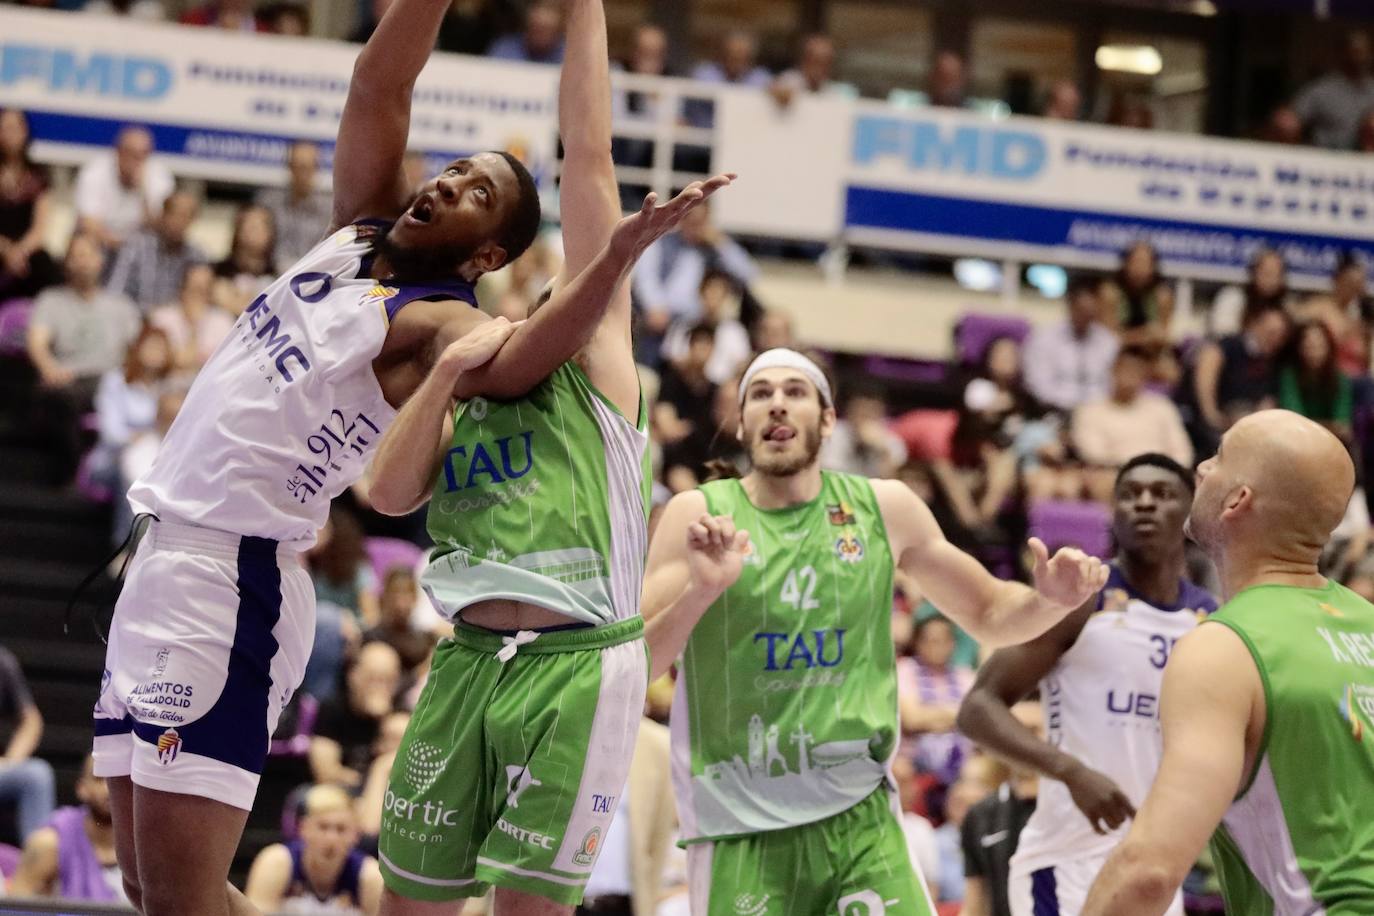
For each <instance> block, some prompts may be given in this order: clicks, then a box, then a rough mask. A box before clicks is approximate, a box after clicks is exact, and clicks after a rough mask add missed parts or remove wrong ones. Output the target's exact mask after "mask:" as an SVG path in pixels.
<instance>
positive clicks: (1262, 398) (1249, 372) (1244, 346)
mask: <svg viewBox="0 0 1374 916" xmlns="http://www.w3.org/2000/svg"><path fill="white" fill-rule="evenodd" d="M1288 328H1289V319H1288V316H1287V315H1286V314H1285V313H1284V312H1283V311H1281V310H1279V309H1266V310H1263V311H1259V312H1256V313H1255V314H1253V315H1251V316H1250V318H1249V320H1248V321H1247V322H1246V324H1245V327H1244V329H1243V330H1242V331H1241V333H1239V334H1231V335H1230V336H1228V337H1223V338H1222V339H1221V340H1219V341H1217V342H1215V343H1213V342H1210V341H1209V342H1208V343H1206V344H1204V345H1203V346H1202V348H1201V349H1200V350H1199V351H1198V353H1197V357H1196V360H1195V361H1194V364H1193V369H1192V385H1191V386H1185V389H1184V392H1183V394H1184V397H1183V403H1184V405H1185V408H1186V409H1187V412H1188V414H1189V417H1188V420H1189V432H1190V433H1191V434H1192V437H1193V443H1194V445H1195V446H1196V447H1197V451H1198V453H1199V454H1203V455H1211V454H1213V453H1214V452H1215V451H1216V447H1217V444H1218V443H1219V442H1220V441H1221V434H1222V433H1224V432H1226V430H1228V429H1230V428H1231V424H1232V423H1234V422H1236V421H1237V420H1239V419H1240V418H1241V417H1243V416H1245V415H1247V414H1251V413H1254V412H1255V411H1256V410H1262V409H1264V408H1266V407H1272V406H1273V405H1274V402H1275V395H1276V394H1277V383H1278V367H1277V359H1278V355H1279V353H1280V351H1282V350H1283V347H1284V344H1286V343H1287V341H1288ZM1144 450H1148V448H1147V449H1144ZM1155 451H1159V449H1155ZM1170 457H1175V456H1173V455H1170ZM1179 463H1180V464H1183V465H1184V466H1185V467H1186V466H1187V462H1179Z"/></svg>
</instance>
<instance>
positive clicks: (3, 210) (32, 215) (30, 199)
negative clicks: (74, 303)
mask: <svg viewBox="0 0 1374 916" xmlns="http://www.w3.org/2000/svg"><path fill="white" fill-rule="evenodd" d="M32 139H33V137H32V134H31V133H30V131H29V119H28V117H27V116H26V115H25V114H24V113H23V112H22V111H20V110H18V109H17V108H0V301H4V300H6V299H15V298H19V297H25V298H29V297H32V296H35V295H37V294H38V293H39V292H40V291H41V290H43V289H44V288H45V287H48V286H52V285H53V284H54V283H57V282H58V281H59V280H60V279H61V271H60V270H59V269H58V267H57V264H56V262H55V261H53V259H52V257H51V256H50V255H49V254H48V252H47V251H46V250H45V249H44V248H43V244H44V240H45V239H46V238H47V233H48V220H49V211H50V209H51V205H52V195H51V194H50V193H49V191H48V172H47V169H45V168H43V167H42V166H40V165H38V164H37V163H36V162H34V161H33V158H32V157H31V156H30V154H29V147H30V144H31V142H32Z"/></svg>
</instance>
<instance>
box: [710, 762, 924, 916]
mask: <svg viewBox="0 0 1374 916" xmlns="http://www.w3.org/2000/svg"><path fill="white" fill-rule="evenodd" d="M687 871H688V879H689V882H690V886H689V896H690V898H691V906H692V916H884V914H887V916H934V914H935V904H934V903H933V902H931V899H930V894H929V893H928V892H927V891H926V888H925V884H924V882H922V880H921V878H920V876H919V875H918V874H917V873H916V868H915V866H914V865H913V864H912V862H911V853H910V852H909V851H908V849H907V844H906V834H905V832H904V831H903V830H902V822H901V820H900V815H899V813H898V811H897V809H896V807H895V796H894V795H891V794H889V792H888V790H887V789H885V788H879V789H878V790H877V791H876V792H874V793H873V794H872V795H870V796H868V797H867V798H865V799H864V800H863V801H861V802H859V803H858V804H857V805H855V806H854V807H852V808H850V809H849V810H847V811H841V812H840V813H839V814H836V815H835V816H833V817H828V818H826V819H825V820H822V821H817V822H816V823H814V824H806V825H804V826H801V827H791V828H788V829H786V830H770V831H768V832H766V833H754V834H749V835H748V836H742V837H732V838H729V839H723V840H714V841H708V842H701V843H693V844H691V845H689V846H688V847H687Z"/></svg>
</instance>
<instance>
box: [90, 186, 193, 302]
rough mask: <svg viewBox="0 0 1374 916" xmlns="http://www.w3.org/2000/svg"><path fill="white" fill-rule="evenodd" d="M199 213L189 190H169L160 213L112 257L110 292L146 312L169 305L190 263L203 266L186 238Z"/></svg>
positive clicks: (127, 240)
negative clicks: (169, 192) (117, 294)
mask: <svg viewBox="0 0 1374 916" xmlns="http://www.w3.org/2000/svg"><path fill="white" fill-rule="evenodd" d="M199 212H200V200H199V199H198V198H197V197H196V196H195V195H194V194H192V193H191V192H190V191H173V192H172V193H171V194H170V195H168V197H167V199H166V200H165V201H163V202H162V213H161V214H160V215H159V216H158V218H157V219H156V220H155V221H153V223H152V224H151V225H149V226H148V228H146V229H141V230H139V231H138V232H135V233H134V234H133V235H132V236H130V237H129V238H128V239H126V240H125V242H124V244H123V246H122V247H121V248H120V249H119V254H117V255H116V256H115V261H114V267H113V269H111V271H110V279H109V281H108V282H107V283H106V286H107V287H108V288H109V290H110V292H113V293H119V294H120V295H122V296H124V297H125V298H127V299H128V300H129V301H131V302H133V304H134V305H136V306H138V309H139V311H141V312H145V313H146V312H147V311H149V310H150V309H152V308H153V307H155V306H159V305H164V304H166V303H168V302H173V301H175V300H176V298H177V291H178V289H179V288H180V287H181V278H182V275H183V274H185V273H186V271H187V269H188V268H190V267H191V266H192V265H194V264H203V263H205V252H203V251H201V250H200V248H199V246H197V245H196V244H195V243H194V242H189V241H187V239H186V233H187V231H189V230H190V228H191V224H192V223H193V222H195V219H196V216H197V215H198V214H199Z"/></svg>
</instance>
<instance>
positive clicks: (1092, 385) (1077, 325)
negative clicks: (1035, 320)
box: [1025, 276, 1119, 411]
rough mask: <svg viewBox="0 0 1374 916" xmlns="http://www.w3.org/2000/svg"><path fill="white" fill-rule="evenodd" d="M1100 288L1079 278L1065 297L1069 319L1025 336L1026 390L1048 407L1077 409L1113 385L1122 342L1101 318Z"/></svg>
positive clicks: (1040, 326) (1045, 326) (1090, 280)
mask: <svg viewBox="0 0 1374 916" xmlns="http://www.w3.org/2000/svg"><path fill="white" fill-rule="evenodd" d="M1099 290H1100V286H1099V284H1098V283H1097V281H1096V280H1094V279H1092V278H1091V277H1085V276H1080V277H1075V278H1074V279H1073V280H1072V281H1071V282H1070V283H1069V288H1068V293H1067V294H1066V297H1065V304H1066V305H1067V306H1068V318H1067V319H1066V320H1064V321H1060V322H1056V323H1054V324H1045V325H1039V326H1037V327H1036V328H1035V329H1034V330H1032V331H1031V333H1030V336H1029V337H1028V338H1027V340H1026V349H1025V367H1026V368H1025V385H1026V391H1027V392H1028V393H1029V394H1030V395H1031V396H1033V397H1035V398H1037V399H1038V400H1040V401H1041V402H1042V403H1044V404H1046V405H1047V406H1049V407H1053V408H1055V409H1057V410H1063V411H1072V410H1073V409H1074V408H1076V407H1078V406H1080V405H1082V404H1086V403H1087V402H1088V401H1093V400H1098V399H1100V398H1103V397H1105V396H1106V395H1107V392H1108V390H1109V388H1110V387H1111V374H1112V363H1113V362H1114V361H1115V360H1116V351H1117V349H1118V347H1119V343H1118V340H1117V337H1116V335H1115V334H1113V333H1112V332H1111V331H1109V330H1107V328H1106V327H1105V326H1103V324H1102V322H1101V321H1100V320H1099V318H1100V316H1101V314H1102V306H1101V300H1100V298H1099Z"/></svg>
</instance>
